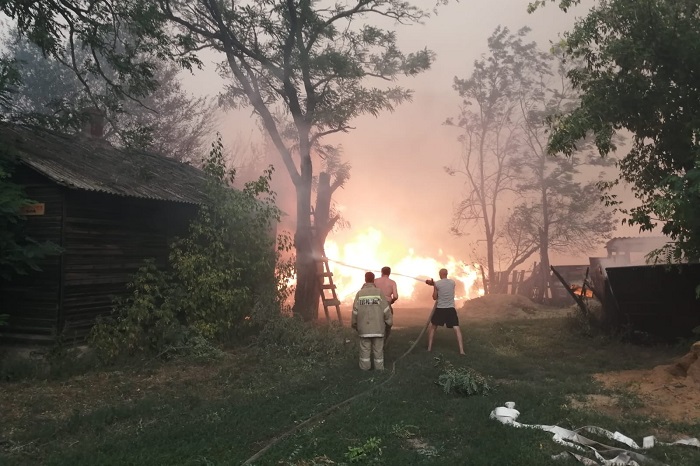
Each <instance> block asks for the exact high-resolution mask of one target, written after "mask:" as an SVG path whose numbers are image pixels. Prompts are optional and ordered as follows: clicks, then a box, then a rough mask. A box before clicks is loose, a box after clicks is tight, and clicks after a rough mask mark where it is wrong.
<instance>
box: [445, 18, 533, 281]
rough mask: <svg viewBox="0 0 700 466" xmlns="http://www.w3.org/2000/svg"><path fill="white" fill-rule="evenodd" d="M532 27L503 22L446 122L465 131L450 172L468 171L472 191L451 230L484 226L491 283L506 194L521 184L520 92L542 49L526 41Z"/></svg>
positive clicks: (514, 259) (459, 86)
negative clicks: (512, 29)
mask: <svg viewBox="0 0 700 466" xmlns="http://www.w3.org/2000/svg"><path fill="white" fill-rule="evenodd" d="M527 32H528V29H526V28H525V29H521V30H520V31H518V32H517V33H515V34H512V33H511V32H510V30H509V29H508V28H501V27H499V28H497V29H496V30H495V31H494V33H493V34H492V35H491V37H489V39H488V48H489V52H488V54H487V55H486V56H484V57H482V58H481V59H479V60H476V61H475V62H474V71H473V72H472V74H471V76H470V77H469V78H467V79H460V78H455V81H454V89H455V90H456V91H457V92H458V93H459V96H460V97H461V98H462V105H461V108H460V110H461V111H460V115H459V117H458V118H457V119H448V120H447V122H446V123H447V124H448V125H453V126H455V127H458V128H459V129H460V130H461V131H462V134H461V136H460V141H461V142H462V147H463V152H462V156H461V160H460V165H459V166H458V167H449V168H447V172H448V173H449V174H452V175H455V174H461V175H463V176H464V177H465V178H466V186H467V195H466V197H465V199H463V200H462V201H461V202H460V203H459V204H458V206H457V208H456V210H455V214H454V220H453V226H452V231H453V232H454V233H455V234H462V233H464V231H465V229H467V228H468V227H470V226H471V225H473V224H476V225H478V226H479V227H480V228H481V230H482V233H483V235H484V239H485V243H486V267H487V270H488V276H487V279H488V282H489V283H490V284H493V283H495V273H496V270H497V249H498V248H497V243H498V242H499V239H500V238H503V232H502V230H501V223H502V222H503V219H504V213H503V210H501V209H502V208H503V204H504V202H505V201H506V199H505V196H507V195H509V193H512V192H513V191H514V190H515V188H516V182H517V175H518V170H519V163H520V162H519V161H518V157H519V155H520V150H521V145H522V138H521V134H520V132H519V129H520V128H519V124H520V122H519V121H518V117H519V107H518V104H519V101H518V92H519V90H520V83H521V82H522V80H523V76H524V73H525V72H527V70H526V68H527V67H528V66H530V65H531V64H532V63H535V61H536V57H537V55H538V53H539V52H538V51H537V48H536V45H535V44H534V43H525V42H524V40H523V39H524V37H525V35H526V34H527ZM534 248H535V246H534V245H530V246H527V247H525V248H520V247H519V248H518V249H517V250H516V251H514V252H515V254H514V255H513V256H511V257H510V261H509V262H510V264H509V268H510V269H511V270H512V268H514V267H516V266H517V265H519V264H521V263H522V262H523V261H525V260H526V259H527V258H528V257H530V256H531V255H532V254H533V253H534V251H535V249H534ZM489 291H495V290H489Z"/></svg>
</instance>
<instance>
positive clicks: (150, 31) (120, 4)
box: [0, 0, 201, 139]
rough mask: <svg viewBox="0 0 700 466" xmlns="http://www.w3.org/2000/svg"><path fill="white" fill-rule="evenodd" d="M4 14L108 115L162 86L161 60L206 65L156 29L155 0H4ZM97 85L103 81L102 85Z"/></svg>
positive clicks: (1, 9) (181, 42) (0, 9)
mask: <svg viewBox="0 0 700 466" xmlns="http://www.w3.org/2000/svg"><path fill="white" fill-rule="evenodd" d="M0 12H2V13H3V14H5V15H6V16H7V17H9V18H10V19H11V20H13V21H14V24H15V26H16V28H17V33H18V35H19V36H20V37H24V38H27V39H29V41H30V42H32V43H34V44H36V45H37V46H38V47H39V49H40V50H41V53H42V54H43V55H44V56H46V57H50V58H52V59H53V60H56V61H58V62H61V63H63V64H64V65H65V66H66V67H68V68H70V69H72V70H73V71H74V73H75V76H76V77H77V78H78V80H79V81H80V83H81V84H82V86H83V89H84V91H85V93H86V96H87V98H88V100H89V102H90V103H91V105H92V106H93V107H96V108H98V109H100V110H102V111H103V113H104V114H105V115H106V117H107V118H108V119H110V118H111V116H112V114H113V113H115V112H116V113H118V112H119V110H120V108H121V107H122V105H123V103H124V101H133V102H139V99H143V98H145V97H146V96H148V95H149V94H150V93H151V92H153V91H154V90H155V89H156V88H157V87H158V80H157V78H156V76H155V73H156V68H157V67H158V63H159V62H162V61H164V60H172V61H174V62H175V63H177V64H178V65H179V66H181V67H183V68H187V69H192V67H193V66H199V65H200V64H201V62H200V61H199V60H198V59H197V57H196V54H195V53H194V52H187V49H188V47H189V45H190V44H189V43H186V42H185V38H183V37H182V36H176V37H174V38H171V37H168V36H167V35H166V34H164V33H163V32H162V31H160V30H159V29H158V28H157V27H156V24H157V20H158V18H159V17H160V16H159V15H158V11H157V9H156V7H155V5H153V4H152V3H150V2H137V1H132V0H125V1H116V0H101V1H99V2H95V1H93V0H36V1H32V2H26V1H20V0H0ZM91 83H100V85H101V87H100V89H95V88H94V87H93V86H91ZM113 127H114V128H119V126H118V125H116V124H114V125H113ZM130 137H131V136H130V135H128V134H124V135H123V138H124V139H129V138H130Z"/></svg>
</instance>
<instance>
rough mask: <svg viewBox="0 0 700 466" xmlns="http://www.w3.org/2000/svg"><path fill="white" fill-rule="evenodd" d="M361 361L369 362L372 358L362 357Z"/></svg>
mask: <svg viewBox="0 0 700 466" xmlns="http://www.w3.org/2000/svg"><path fill="white" fill-rule="evenodd" d="M360 361H365V362H369V361H370V359H369V358H360Z"/></svg>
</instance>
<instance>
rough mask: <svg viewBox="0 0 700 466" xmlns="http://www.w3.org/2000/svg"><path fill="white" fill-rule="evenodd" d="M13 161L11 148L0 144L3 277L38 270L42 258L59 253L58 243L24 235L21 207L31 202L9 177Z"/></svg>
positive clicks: (0, 275) (0, 265)
mask: <svg viewBox="0 0 700 466" xmlns="http://www.w3.org/2000/svg"><path fill="white" fill-rule="evenodd" d="M15 163H16V160H15V156H14V152H13V150H12V149H11V148H9V147H7V146H6V145H5V144H4V143H3V144H0V279H3V280H10V279H11V278H12V277H13V276H14V275H16V274H26V273H27V272H29V271H30V270H39V265H40V261H41V259H43V258H44V257H46V256H47V255H51V254H57V253H59V252H60V248H59V247H58V246H57V245H55V244H53V243H50V242H38V241H35V240H34V239H32V238H30V237H27V236H26V234H24V231H23V223H24V217H23V216H22V214H21V213H20V209H21V208H22V207H23V206H25V205H29V204H31V203H32V201H31V200H30V199H28V198H27V196H26V194H25V193H24V191H23V190H22V189H21V188H20V187H19V186H18V185H17V184H15V183H13V182H12V181H11V180H10V176H11V175H12V170H13V169H14V166H15Z"/></svg>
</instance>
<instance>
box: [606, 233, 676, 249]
mask: <svg viewBox="0 0 700 466" xmlns="http://www.w3.org/2000/svg"><path fill="white" fill-rule="evenodd" d="M669 241H670V240H669V238H668V237H666V236H635V237H631V236H626V237H618V238H612V239H611V240H610V241H608V242H607V243H605V249H607V250H608V252H611V251H616V252H617V251H626V252H649V251H652V250H654V249H658V248H660V247H662V246H663V245H665V244H666V243H668V242H669Z"/></svg>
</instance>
